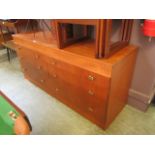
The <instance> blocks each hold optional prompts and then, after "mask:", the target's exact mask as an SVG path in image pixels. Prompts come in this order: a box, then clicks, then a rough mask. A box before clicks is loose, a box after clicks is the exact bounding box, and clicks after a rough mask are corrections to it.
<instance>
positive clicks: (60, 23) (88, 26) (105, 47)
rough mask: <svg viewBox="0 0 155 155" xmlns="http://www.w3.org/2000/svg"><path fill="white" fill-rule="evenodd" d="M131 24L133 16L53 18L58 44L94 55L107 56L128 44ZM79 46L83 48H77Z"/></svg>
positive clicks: (64, 47)
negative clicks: (115, 17)
mask: <svg viewBox="0 0 155 155" xmlns="http://www.w3.org/2000/svg"><path fill="white" fill-rule="evenodd" d="M132 25H133V20H130V19H58V20H53V21H52V26H53V27H54V30H55V34H56V39H57V44H58V48H60V49H67V50H69V51H70V52H74V53H78V54H81V55H86V56H87V55H88V56H91V57H95V58H107V57H109V56H110V55H112V54H113V53H114V52H116V51H118V50H120V49H121V48H124V47H125V46H127V45H128V44H129V41H130V36H131V32H132ZM74 45H75V46H74ZM80 49H81V51H78V50H80ZM76 50H77V51H76Z"/></svg>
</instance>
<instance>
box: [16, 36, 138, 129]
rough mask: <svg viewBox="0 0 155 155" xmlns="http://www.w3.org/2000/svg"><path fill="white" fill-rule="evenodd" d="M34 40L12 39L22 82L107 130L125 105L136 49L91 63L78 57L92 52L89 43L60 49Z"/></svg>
mask: <svg viewBox="0 0 155 155" xmlns="http://www.w3.org/2000/svg"><path fill="white" fill-rule="evenodd" d="M37 35H38V36H37ZM36 36H37V37H38V38H39V36H40V39H39V40H34V38H33V34H17V35H14V37H13V38H14V42H15V44H16V45H17V46H18V48H17V54H18V57H19V59H20V63H21V66H22V70H23V72H24V75H25V78H27V79H28V80H30V81H31V82H32V83H34V84H35V85H37V86H38V87H40V88H41V89H43V90H44V91H46V92H47V93H49V94H50V95H52V96H54V97H55V98H57V99H58V100H60V101H61V102H63V103H64V104H66V105H67V106H69V107H71V108H72V109H74V110H75V111H77V112H78V113H80V114H81V115H83V116H84V117H86V118H87V119H89V120H90V121H92V122H94V123H95V124H97V125H98V126H100V127H101V128H103V129H106V128H107V127H108V126H109V125H110V123H111V122H112V121H113V120H114V118H115V117H116V115H117V114H118V113H119V112H120V111H121V110H122V109H123V107H124V106H125V104H126V102H127V97H128V90H129V87H130V83H131V79H132V74H133V71H134V65H135V61H136V55H137V50H138V48H137V47H136V46H133V45H128V46H127V47H125V48H123V49H121V50H119V51H118V52H117V53H115V54H113V55H112V56H110V57H109V58H106V59H104V58H103V59H94V58H92V57H91V56H90V57H89V56H85V55H80V52H84V50H89V49H90V50H91V48H93V47H92V46H91V43H88V46H86V47H85V48H84V49H83V48H82V45H81V44H82V43H76V44H75V45H74V46H70V47H67V48H64V49H59V48H58V47H57V46H56V43H55V40H54V39H53V40H52V38H49V40H50V41H49V42H45V41H43V39H41V36H42V34H39V33H36ZM89 47H90V48H89ZM75 51H76V52H75ZM78 53H79V54H78Z"/></svg>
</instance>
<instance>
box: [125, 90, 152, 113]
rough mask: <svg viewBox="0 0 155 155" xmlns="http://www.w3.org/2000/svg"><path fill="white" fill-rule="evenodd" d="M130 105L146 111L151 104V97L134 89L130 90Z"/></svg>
mask: <svg viewBox="0 0 155 155" xmlns="http://www.w3.org/2000/svg"><path fill="white" fill-rule="evenodd" d="M128 104H129V105H131V106H133V107H135V108H137V109H139V110H142V111H146V110H147V108H148V107H149V104H150V96H147V95H145V94H143V93H141V92H138V91H135V90H133V89H130V90H129V97H128Z"/></svg>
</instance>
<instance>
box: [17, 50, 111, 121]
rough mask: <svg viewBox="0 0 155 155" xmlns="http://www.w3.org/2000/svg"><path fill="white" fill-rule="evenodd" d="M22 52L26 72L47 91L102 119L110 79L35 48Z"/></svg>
mask: <svg viewBox="0 0 155 155" xmlns="http://www.w3.org/2000/svg"><path fill="white" fill-rule="evenodd" d="M27 51H28V52H27ZM19 55H20V57H21V63H22V66H23V69H24V72H25V74H26V75H28V76H29V77H30V78H31V79H33V80H34V81H36V82H37V83H39V85H41V86H42V88H43V89H44V90H45V91H47V92H48V93H50V94H51V95H53V96H55V97H56V98H58V99H60V100H62V101H66V104H68V105H71V106H72V105H74V107H77V108H79V109H80V110H81V111H83V113H87V115H91V116H93V117H95V118H96V119H100V120H102V121H103V119H104V117H105V106H106V102H107V97H108V91H109V85H110V79H108V78H106V77H104V76H101V75H98V74H96V73H93V72H90V71H87V70H84V69H82V68H79V67H77V66H73V65H71V64H68V63H65V62H62V61H60V60H55V59H53V58H49V57H47V56H45V55H42V54H40V53H37V52H35V51H32V50H27V49H22V50H21V52H19Z"/></svg>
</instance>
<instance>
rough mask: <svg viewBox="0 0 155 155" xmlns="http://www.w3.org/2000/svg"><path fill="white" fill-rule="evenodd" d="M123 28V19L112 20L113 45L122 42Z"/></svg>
mask: <svg viewBox="0 0 155 155" xmlns="http://www.w3.org/2000/svg"><path fill="white" fill-rule="evenodd" d="M121 28H122V20H121V19H113V20H112V30H111V44H113V43H116V42H118V41H120V39H121Z"/></svg>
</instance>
